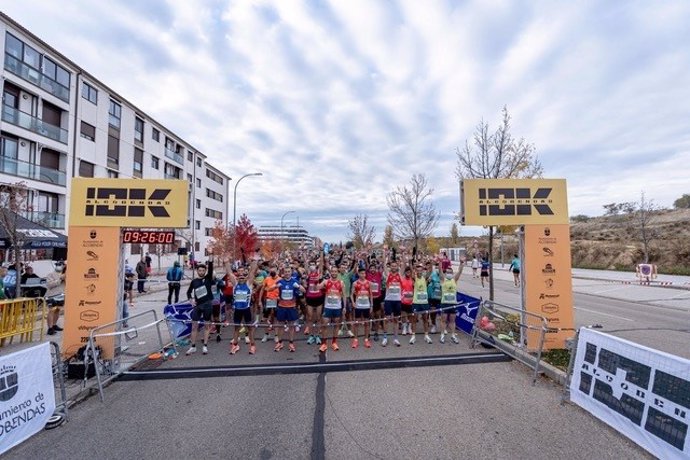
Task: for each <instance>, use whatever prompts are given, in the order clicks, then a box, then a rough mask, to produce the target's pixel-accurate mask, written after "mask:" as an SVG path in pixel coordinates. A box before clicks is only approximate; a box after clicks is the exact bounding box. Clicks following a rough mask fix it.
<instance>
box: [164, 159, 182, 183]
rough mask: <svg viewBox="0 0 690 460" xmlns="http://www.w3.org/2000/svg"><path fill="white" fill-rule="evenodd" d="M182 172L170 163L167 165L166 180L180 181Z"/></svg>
mask: <svg viewBox="0 0 690 460" xmlns="http://www.w3.org/2000/svg"><path fill="white" fill-rule="evenodd" d="M181 172H182V170H181V169H180V168H177V167H175V166H173V165H171V164H170V163H167V162H166V163H165V176H166V179H180V173H181Z"/></svg>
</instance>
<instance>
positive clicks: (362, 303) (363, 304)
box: [357, 295, 371, 308]
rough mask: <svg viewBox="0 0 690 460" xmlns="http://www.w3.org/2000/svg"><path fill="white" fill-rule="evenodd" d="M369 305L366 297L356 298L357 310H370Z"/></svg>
mask: <svg viewBox="0 0 690 460" xmlns="http://www.w3.org/2000/svg"><path fill="white" fill-rule="evenodd" d="M370 306H371V304H370V303H369V297H368V296H363V295H361V296H359V297H357V308H370Z"/></svg>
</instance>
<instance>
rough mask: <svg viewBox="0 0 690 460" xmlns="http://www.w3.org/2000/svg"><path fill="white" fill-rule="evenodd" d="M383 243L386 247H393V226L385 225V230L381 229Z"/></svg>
mask: <svg viewBox="0 0 690 460" xmlns="http://www.w3.org/2000/svg"><path fill="white" fill-rule="evenodd" d="M383 244H384V245H386V246H387V247H388V249H393V245H394V244H395V239H394V237H393V227H391V226H390V225H386V228H385V230H384V231H383Z"/></svg>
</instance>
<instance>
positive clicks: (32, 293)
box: [20, 266, 48, 297]
mask: <svg viewBox="0 0 690 460" xmlns="http://www.w3.org/2000/svg"><path fill="white" fill-rule="evenodd" d="M29 280H38V281H29ZM20 287H21V288H22V289H21V290H20V292H21V293H22V295H23V296H24V297H44V296H45V295H46V292H47V291H48V288H46V287H45V286H41V277H40V276H38V275H37V274H35V273H34V268H33V267H32V266H27V267H26V270H25V271H24V274H23V275H22V276H21V278H20Z"/></svg>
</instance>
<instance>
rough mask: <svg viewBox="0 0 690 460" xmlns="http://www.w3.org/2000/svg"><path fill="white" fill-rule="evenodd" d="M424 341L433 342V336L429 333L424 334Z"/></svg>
mask: <svg viewBox="0 0 690 460" xmlns="http://www.w3.org/2000/svg"><path fill="white" fill-rule="evenodd" d="M424 341H425V342H426V343H431V342H432V340H431V337H429V334H424Z"/></svg>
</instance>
